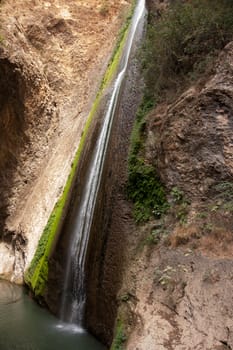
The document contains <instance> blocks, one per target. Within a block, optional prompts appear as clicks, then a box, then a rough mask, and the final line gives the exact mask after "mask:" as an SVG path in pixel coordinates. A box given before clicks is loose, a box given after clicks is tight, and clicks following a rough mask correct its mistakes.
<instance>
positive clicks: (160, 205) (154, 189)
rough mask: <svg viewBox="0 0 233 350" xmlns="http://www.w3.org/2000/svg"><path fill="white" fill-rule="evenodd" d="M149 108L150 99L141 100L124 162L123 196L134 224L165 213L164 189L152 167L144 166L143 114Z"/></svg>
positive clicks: (150, 106) (149, 165)
mask: <svg viewBox="0 0 233 350" xmlns="http://www.w3.org/2000/svg"><path fill="white" fill-rule="evenodd" d="M152 107H153V103H152V101H151V100H150V99H147V98H146V97H144V100H143V102H142V104H141V106H140V108H139V110H138V112H137V116H136V121H135V124H134V128H133V132H132V136H131V149H130V154H129V160H128V183H127V194H128V197H129V199H131V200H132V201H133V203H134V217H135V220H136V222H143V221H147V220H149V219H150V217H151V216H152V215H154V216H155V217H160V216H161V214H162V213H163V212H164V211H165V210H166V205H167V202H166V196H165V190H164V188H163V186H162V184H161V182H160V179H159V176H158V175H157V173H156V169H155V167H154V166H153V165H151V164H147V163H146V162H145V160H144V159H143V157H142V156H141V153H143V143H144V133H145V123H146V122H145V115H146V114H147V113H148V111H149V110H150V109H151V108H152Z"/></svg>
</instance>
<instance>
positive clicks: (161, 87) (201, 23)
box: [142, 0, 233, 100]
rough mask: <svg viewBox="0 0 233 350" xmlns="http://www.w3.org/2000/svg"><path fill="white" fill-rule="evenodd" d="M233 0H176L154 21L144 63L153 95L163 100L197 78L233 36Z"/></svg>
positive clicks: (149, 33) (143, 58) (146, 45)
mask: <svg viewBox="0 0 233 350" xmlns="http://www.w3.org/2000/svg"><path fill="white" fill-rule="evenodd" d="M232 11H233V1H232V0H221V1H219V0H202V1H200V0H192V1H190V2H186V3H184V2H181V1H176V2H175V4H173V5H172V6H171V8H170V10H168V11H167V12H165V13H164V14H163V15H162V16H161V18H160V19H158V20H156V21H154V20H150V24H149V26H148V32H147V38H146V41H145V45H144V47H143V53H142V62H143V69H144V73H145V81H146V86H147V89H148V91H149V94H150V95H151V96H153V97H154V98H156V100H159V99H161V97H164V95H167V93H168V92H169V90H171V89H172V90H173V91H177V90H180V89H181V87H182V86H184V85H185V84H184V82H186V83H190V81H192V80H193V79H194V80H196V79H198V78H199V77H200V75H201V74H203V72H204V71H205V70H206V68H207V66H208V67H210V66H211V62H213V60H214V58H215V57H216V54H217V53H218V51H219V50H221V49H222V48H223V47H224V46H225V45H226V44H227V43H228V42H229V41H230V40H232V38H233V16H232V13H233V12H232Z"/></svg>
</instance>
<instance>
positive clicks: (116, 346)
mask: <svg viewBox="0 0 233 350" xmlns="http://www.w3.org/2000/svg"><path fill="white" fill-rule="evenodd" d="M126 339H127V338H126V335H125V333H124V327H123V323H122V321H118V323H117V328H116V335H115V338H114V340H113V343H112V346H111V350H124V343H125V341H126Z"/></svg>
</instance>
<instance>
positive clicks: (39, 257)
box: [25, 15, 131, 297]
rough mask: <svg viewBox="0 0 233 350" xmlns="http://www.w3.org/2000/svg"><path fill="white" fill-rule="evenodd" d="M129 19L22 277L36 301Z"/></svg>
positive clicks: (121, 48)
mask: <svg viewBox="0 0 233 350" xmlns="http://www.w3.org/2000/svg"><path fill="white" fill-rule="evenodd" d="M130 19H131V15H130V16H129V17H128V18H127V20H126V23H125V25H124V27H123V28H122V30H121V32H120V34H119V38H118V41H117V44H116V47H115V50H114V53H113V55H112V58H111V60H110V62H109V65H108V68H107V70H106V73H105V75H104V77H103V79H102V82H101V84H100V88H99V91H98V93H97V96H96V99H95V101H94V103H93V105H92V109H91V111H90V114H89V116H88V119H87V122H86V125H85V128H84V131H83V133H82V136H81V140H80V143H79V146H78V150H77V152H76V154H75V157H74V160H73V162H72V166H71V171H70V174H69V176H68V179H67V182H66V185H65V187H64V190H63V193H62V195H61V197H60V198H59V200H58V201H57V203H56V204H55V206H54V209H53V211H52V213H51V215H50V218H49V220H48V223H47V225H46V227H45V229H44V231H43V233H42V236H41V238H40V241H39V244H38V247H37V250H36V253H35V255H34V258H33V260H32V262H31V265H30V267H29V268H28V270H27V271H26V273H25V282H26V284H27V285H28V286H29V287H30V288H31V289H32V290H33V292H34V293H35V295H36V296H37V297H41V296H43V294H44V291H45V287H46V283H47V280H48V258H49V256H50V253H51V249H52V245H53V242H54V239H55V237H56V234H57V232H58V229H59V225H60V223H61V221H62V215H63V212H64V208H65V205H66V202H67V198H68V195H69V193H70V190H71V186H72V183H73V180H74V176H75V173H76V170H77V166H78V162H79V159H80V155H81V153H82V150H83V147H84V144H85V141H86V138H87V133H88V130H89V127H90V125H91V123H92V120H93V118H94V116H95V114H96V111H97V109H98V107H99V104H100V101H101V98H102V96H103V92H104V89H105V87H106V86H108V85H109V84H110V82H111V81H112V79H113V77H114V75H115V74H116V71H117V69H118V65H119V62H120V58H121V55H122V51H123V48H124V44H125V41H126V38H127V33H128V28H129V24H130Z"/></svg>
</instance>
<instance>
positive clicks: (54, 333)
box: [0, 281, 105, 350]
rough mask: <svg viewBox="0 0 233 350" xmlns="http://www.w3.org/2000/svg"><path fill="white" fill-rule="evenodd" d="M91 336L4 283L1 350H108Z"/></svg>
mask: <svg viewBox="0 0 233 350" xmlns="http://www.w3.org/2000/svg"><path fill="white" fill-rule="evenodd" d="M104 349H105V348H104V347H103V346H102V345H101V344H100V343H99V342H97V340H96V339H95V338H93V337H92V336H91V335H90V334H88V333H87V332H85V331H83V330H82V329H80V328H78V327H76V326H75V325H68V324H64V323H61V322H59V320H57V319H56V318H55V317H54V316H53V315H51V314H50V313H49V312H48V311H47V310H45V309H43V308H41V307H39V306H38V305H37V304H36V303H35V302H34V301H33V300H31V299H30V297H29V296H28V295H27V294H26V293H25V292H24V291H23V289H22V288H21V287H18V286H15V285H13V284H10V283H8V282H5V281H0V350H104Z"/></svg>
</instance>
